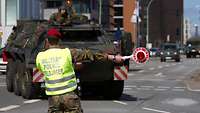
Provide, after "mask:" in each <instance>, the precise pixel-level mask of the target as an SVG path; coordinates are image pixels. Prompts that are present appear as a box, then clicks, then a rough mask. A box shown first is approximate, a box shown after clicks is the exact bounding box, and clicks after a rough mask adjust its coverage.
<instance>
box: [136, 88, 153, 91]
mask: <svg viewBox="0 0 200 113" xmlns="http://www.w3.org/2000/svg"><path fill="white" fill-rule="evenodd" d="M136 89H137V90H146V91H147V90H150V89H149V88H136Z"/></svg>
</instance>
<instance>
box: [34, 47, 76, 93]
mask: <svg viewBox="0 0 200 113" xmlns="http://www.w3.org/2000/svg"><path fill="white" fill-rule="evenodd" d="M55 53H56V54H55ZM36 64H37V66H38V67H40V70H41V71H42V72H43V73H44V75H45V86H46V94H47V95H58V94H63V93H67V92H71V91H74V90H75V89H76V88H77V82H76V76H75V72H74V69H73V64H72V56H71V53H70V50H69V49H56V48H55V49H49V50H46V51H45V52H41V53H39V54H38V56H37V58H36Z"/></svg>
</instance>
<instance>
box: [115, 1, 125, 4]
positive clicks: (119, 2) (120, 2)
mask: <svg viewBox="0 0 200 113" xmlns="http://www.w3.org/2000/svg"><path fill="white" fill-rule="evenodd" d="M114 3H115V4H123V1H122V0H115V1H114Z"/></svg>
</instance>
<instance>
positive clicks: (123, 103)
mask: <svg viewBox="0 0 200 113" xmlns="http://www.w3.org/2000/svg"><path fill="white" fill-rule="evenodd" d="M113 102H115V103H118V104H122V105H128V104H127V103H125V102H122V101H118V100H114V101H113Z"/></svg>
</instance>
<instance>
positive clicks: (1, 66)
mask: <svg viewBox="0 0 200 113" xmlns="http://www.w3.org/2000/svg"><path fill="white" fill-rule="evenodd" d="M3 51H4V48H0V72H1V73H5V72H6V68H7V61H6V59H4V58H3V54H4V53H3Z"/></svg>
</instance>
